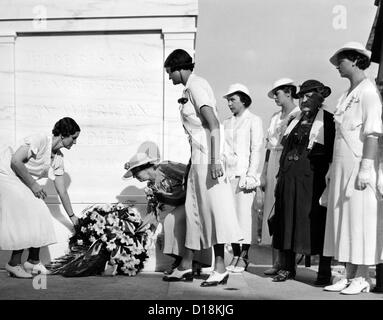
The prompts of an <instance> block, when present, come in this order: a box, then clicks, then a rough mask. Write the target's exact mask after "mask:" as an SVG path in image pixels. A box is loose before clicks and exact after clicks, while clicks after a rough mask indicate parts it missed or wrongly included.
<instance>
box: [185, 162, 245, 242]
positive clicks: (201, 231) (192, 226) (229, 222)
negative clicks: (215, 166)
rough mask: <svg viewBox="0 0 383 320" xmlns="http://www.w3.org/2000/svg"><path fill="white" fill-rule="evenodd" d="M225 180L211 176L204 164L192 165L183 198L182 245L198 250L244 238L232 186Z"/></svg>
mask: <svg viewBox="0 0 383 320" xmlns="http://www.w3.org/2000/svg"><path fill="white" fill-rule="evenodd" d="M224 180H226V178H225V179H223V177H221V178H219V179H217V180H213V179H212V177H211V174H210V170H209V166H208V165H206V164H192V165H191V168H190V172H189V176H188V182H187V192H186V202H185V210H186V238H185V247H187V248H189V249H192V250H201V249H207V248H210V247H212V246H214V245H215V244H225V243H238V242H240V241H242V240H243V235H242V233H241V230H240V227H239V225H238V220H237V215H236V213H235V205H234V198H233V195H232V192H231V186H230V183H229V182H227V181H224Z"/></svg>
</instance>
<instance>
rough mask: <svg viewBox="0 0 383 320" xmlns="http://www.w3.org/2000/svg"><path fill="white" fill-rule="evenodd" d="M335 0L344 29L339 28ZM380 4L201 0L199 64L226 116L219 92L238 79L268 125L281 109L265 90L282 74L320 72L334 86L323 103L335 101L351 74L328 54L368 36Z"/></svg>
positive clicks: (301, 76)
mask: <svg viewBox="0 0 383 320" xmlns="http://www.w3.org/2000/svg"><path fill="white" fill-rule="evenodd" d="M337 6H342V7H341V9H340V10H345V11H343V12H345V15H343V17H345V20H342V21H343V26H345V27H346V28H345V29H338V28H337V26H339V22H340V20H339V17H340V11H337V10H339V9H338V8H339V7H337ZM376 9H377V7H376V6H374V0H267V1H266V0H199V16H198V26H197V27H198V29H197V40H196V52H195V61H196V67H195V72H196V73H197V74H198V75H200V76H202V77H204V78H206V79H207V80H208V81H209V83H210V84H211V86H212V87H213V90H214V92H215V95H216V99H217V107H218V112H219V116H220V119H221V120H222V119H225V118H227V117H229V116H230V115H231V113H230V110H229V109H228V107H227V102H226V100H225V99H223V98H222V96H223V95H224V94H225V92H226V91H227V89H228V87H229V85H230V84H232V83H236V82H239V83H243V84H245V85H246V86H247V87H248V88H249V90H250V93H251V96H252V98H253V104H252V105H251V107H250V110H251V111H253V112H254V113H255V114H257V115H259V116H260V117H261V118H262V120H263V124H264V129H265V128H266V127H267V126H268V122H269V120H270V117H271V115H272V114H273V113H274V112H276V111H278V110H279V108H278V107H277V106H276V105H275V103H274V101H273V100H271V99H270V98H268V97H267V92H268V91H269V90H270V89H271V86H272V83H273V82H274V81H275V80H276V79H279V78H282V77H288V78H292V79H294V80H295V81H296V82H297V84H301V83H302V82H303V81H305V80H308V79H317V80H320V81H321V82H323V83H324V84H325V85H328V86H329V87H331V89H332V94H331V95H330V96H329V97H328V98H327V99H326V104H327V105H328V106H329V107H330V108H334V107H335V105H336V101H337V99H338V98H339V96H340V95H341V93H342V92H343V91H344V90H346V89H347V88H348V86H349V82H348V80H346V79H343V78H340V77H339V75H338V71H337V70H336V69H335V67H334V66H333V65H331V64H330V62H329V61H328V59H329V58H330V56H331V55H332V54H333V53H334V52H335V51H336V50H337V49H338V48H339V47H341V46H342V45H343V44H344V43H346V42H348V41H358V42H361V43H362V44H364V45H365V44H366V42H367V39H368V36H369V33H370V30H371V26H372V24H373V21H374V18H375V13H376ZM333 10H335V11H334V12H333ZM344 22H345V23H344ZM377 70H378V66H377V65H376V64H372V65H371V67H370V68H369V69H368V70H367V75H368V76H369V77H370V78H371V79H372V80H374V79H375V77H376V74H377Z"/></svg>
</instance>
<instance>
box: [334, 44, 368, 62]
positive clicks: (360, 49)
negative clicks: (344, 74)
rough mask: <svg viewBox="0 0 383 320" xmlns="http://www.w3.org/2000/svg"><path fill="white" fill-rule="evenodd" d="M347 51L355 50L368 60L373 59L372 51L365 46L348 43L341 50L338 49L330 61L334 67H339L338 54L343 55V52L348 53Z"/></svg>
mask: <svg viewBox="0 0 383 320" xmlns="http://www.w3.org/2000/svg"><path fill="white" fill-rule="evenodd" d="M346 50H353V51H356V52H359V53H360V54H362V55H364V56H366V57H367V58H368V59H371V51H369V50H367V49H366V47H365V46H364V45H363V44H361V43H359V42H356V41H351V42H347V43H346V44H344V45H343V46H342V47H341V48H340V49H338V50H337V51H336V52H335V53H334V54H333V55H332V56H331V58H330V59H329V60H330V62H331V63H332V64H333V65H334V66H337V65H338V54H339V53H341V52H342V51H346Z"/></svg>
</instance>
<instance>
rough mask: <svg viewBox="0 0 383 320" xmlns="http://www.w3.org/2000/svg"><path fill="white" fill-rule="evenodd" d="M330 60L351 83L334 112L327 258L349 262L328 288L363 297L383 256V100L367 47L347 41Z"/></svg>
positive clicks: (325, 245) (325, 251) (325, 247)
mask: <svg viewBox="0 0 383 320" xmlns="http://www.w3.org/2000/svg"><path fill="white" fill-rule="evenodd" d="M330 62H331V63H332V64H333V65H335V66H336V68H337V69H338V71H339V74H340V76H341V77H343V78H346V79H348V80H349V81H350V84H351V85H350V88H349V89H348V90H347V91H346V92H345V93H344V94H343V95H342V96H341V97H340V99H339V101H338V105H337V108H336V111H335V113H334V120H335V126H336V137H335V143H334V155H333V162H332V165H331V167H330V169H329V174H328V176H329V185H328V205H327V220H326V232H325V244H324V255H326V256H333V257H334V258H335V259H336V260H338V261H340V262H345V263H346V278H345V279H341V280H339V281H338V282H336V283H335V284H333V285H331V286H327V287H325V290H327V291H340V292H341V293H343V294H358V293H360V292H365V291H367V292H368V291H369V289H370V279H369V272H368V269H369V266H372V265H376V264H377V263H379V262H381V261H382V258H383V257H382V255H381V254H382V246H383V220H382V219H383V217H382V215H383V212H382V211H381V210H379V205H378V197H379V196H378V191H377V168H378V137H379V136H381V135H382V119H381V116H382V102H381V99H380V96H379V93H378V91H377V89H376V86H375V84H373V83H372V82H371V81H370V80H369V79H367V77H366V75H365V73H364V70H365V69H367V68H368V66H369V65H370V52H369V51H367V50H366V49H365V47H364V46H363V45H362V44H360V43H357V42H350V43H347V44H346V45H344V46H343V47H342V48H341V49H339V50H338V51H336V52H335V54H334V55H333V56H332V57H331V58H330Z"/></svg>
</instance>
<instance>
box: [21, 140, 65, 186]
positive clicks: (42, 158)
mask: <svg viewBox="0 0 383 320" xmlns="http://www.w3.org/2000/svg"><path fill="white" fill-rule="evenodd" d="M22 145H23V146H28V147H29V150H28V158H29V157H31V158H30V159H29V160H28V162H27V163H26V164H25V166H26V167H27V169H28V172H29V173H30V174H31V175H32V177H34V178H35V179H36V180H39V179H42V178H49V179H51V180H55V177H56V176H62V175H64V155H63V154H62V153H61V152H60V151H59V152H57V153H56V154H52V136H51V135H46V134H34V135H31V136H29V137H26V138H25V139H24V140H23V143H22Z"/></svg>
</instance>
